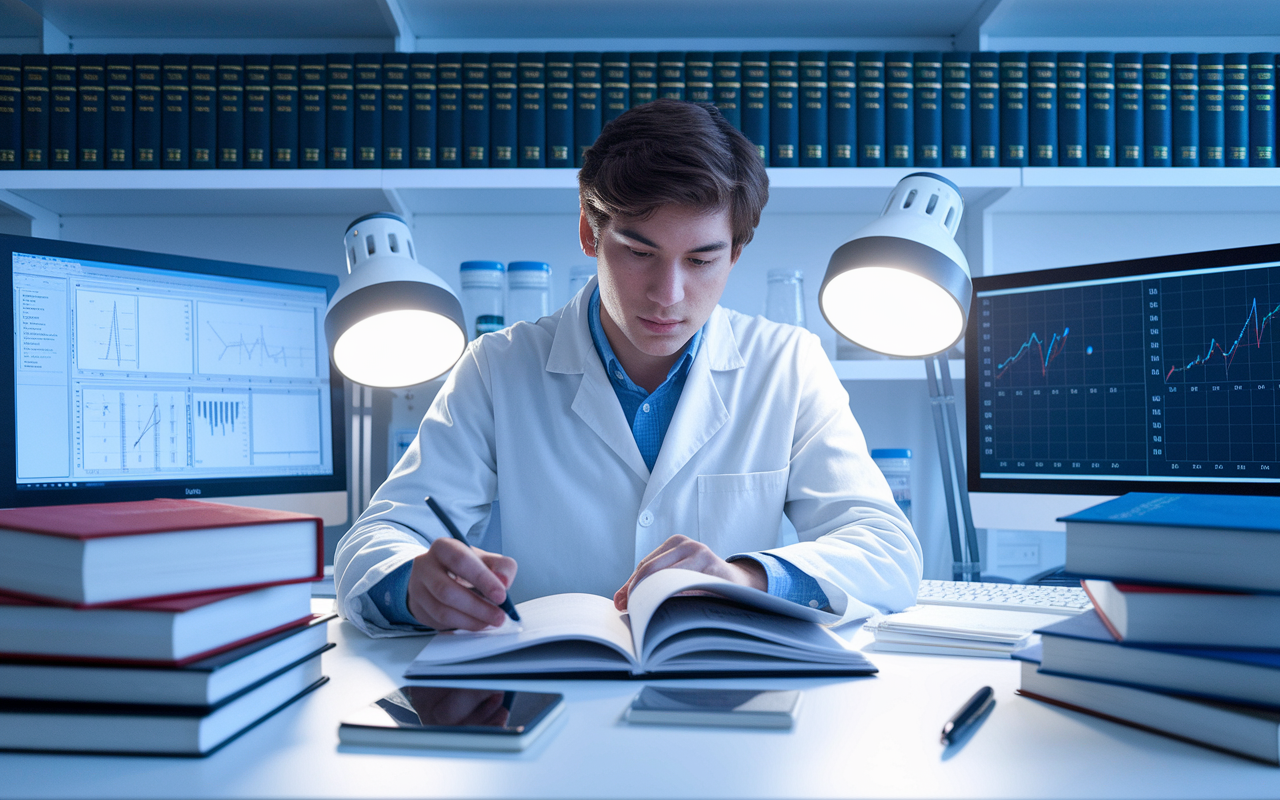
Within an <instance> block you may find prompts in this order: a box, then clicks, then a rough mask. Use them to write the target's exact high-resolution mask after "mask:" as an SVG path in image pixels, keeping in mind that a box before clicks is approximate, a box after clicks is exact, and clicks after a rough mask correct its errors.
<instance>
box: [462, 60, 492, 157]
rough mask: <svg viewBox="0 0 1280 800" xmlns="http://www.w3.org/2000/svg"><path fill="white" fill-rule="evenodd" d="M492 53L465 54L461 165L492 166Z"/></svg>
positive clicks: (463, 62)
mask: <svg viewBox="0 0 1280 800" xmlns="http://www.w3.org/2000/svg"><path fill="white" fill-rule="evenodd" d="M489 91H490V89H489V54H488V53H464V54H463V55H462V166H464V167H469V168H472V169H476V168H484V167H488V166H489Z"/></svg>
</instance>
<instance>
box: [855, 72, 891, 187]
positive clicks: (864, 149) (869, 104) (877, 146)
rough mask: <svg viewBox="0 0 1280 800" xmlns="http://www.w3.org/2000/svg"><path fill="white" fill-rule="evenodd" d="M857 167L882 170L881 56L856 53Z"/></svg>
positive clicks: (883, 102)
mask: <svg viewBox="0 0 1280 800" xmlns="http://www.w3.org/2000/svg"><path fill="white" fill-rule="evenodd" d="M857 60H858V73H857V75H858V77H857V83H858V86H857V91H858V150H857V153H858V166H860V167H883V166H884V160H885V159H884V156H885V148H884V116H885V115H884V104H885V94H884V90H885V87H884V84H885V77H884V53H883V52H880V51H862V52H859V53H858V57H857Z"/></svg>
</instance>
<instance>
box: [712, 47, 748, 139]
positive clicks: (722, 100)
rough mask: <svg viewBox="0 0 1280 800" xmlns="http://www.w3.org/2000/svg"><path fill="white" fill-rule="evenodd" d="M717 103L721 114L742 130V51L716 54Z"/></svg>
mask: <svg viewBox="0 0 1280 800" xmlns="http://www.w3.org/2000/svg"><path fill="white" fill-rule="evenodd" d="M715 84H716V85H715V92H716V94H715V103H716V108H718V109H720V116H722V117H724V118H725V119H726V120H727V121H728V122H729V124H730V125H732V126H733V127H735V128H737V129H738V130H742V53H735V52H720V53H716V54H715Z"/></svg>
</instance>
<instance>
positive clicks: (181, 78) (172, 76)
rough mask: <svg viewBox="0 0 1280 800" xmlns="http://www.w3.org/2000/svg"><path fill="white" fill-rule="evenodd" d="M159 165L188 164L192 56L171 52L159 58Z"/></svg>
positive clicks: (166, 167)
mask: <svg viewBox="0 0 1280 800" xmlns="http://www.w3.org/2000/svg"><path fill="white" fill-rule="evenodd" d="M160 62H161V63H160V96H161V98H162V99H163V101H164V107H163V108H162V109H161V111H160V152H161V160H160V167H161V168H162V169H187V168H188V167H190V166H191V150H190V146H191V75H190V73H191V59H190V57H189V56H186V55H183V54H177V53H170V54H167V55H164V56H161V59H160Z"/></svg>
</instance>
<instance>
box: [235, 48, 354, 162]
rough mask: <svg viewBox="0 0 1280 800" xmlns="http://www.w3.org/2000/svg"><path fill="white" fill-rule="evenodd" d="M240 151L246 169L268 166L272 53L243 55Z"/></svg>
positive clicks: (269, 159) (269, 155) (269, 154)
mask: <svg viewBox="0 0 1280 800" xmlns="http://www.w3.org/2000/svg"><path fill="white" fill-rule="evenodd" d="M348 74H350V73H348ZM243 153H244V168H245V169H268V168H269V167H270V166H271V56H266V55H248V56H245V57H244V150H243Z"/></svg>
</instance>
